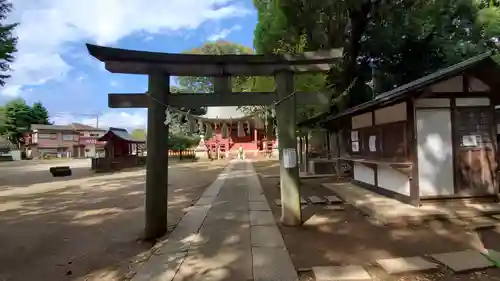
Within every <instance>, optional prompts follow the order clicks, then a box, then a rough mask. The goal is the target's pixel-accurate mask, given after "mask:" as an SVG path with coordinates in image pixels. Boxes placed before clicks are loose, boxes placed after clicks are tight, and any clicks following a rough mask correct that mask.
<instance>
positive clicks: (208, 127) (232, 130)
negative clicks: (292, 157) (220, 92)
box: [196, 107, 277, 159]
mask: <svg viewBox="0 0 500 281" xmlns="http://www.w3.org/2000/svg"><path fill="white" fill-rule="evenodd" d="M196 119H198V122H199V123H202V124H203V126H204V128H205V129H204V131H205V135H204V137H203V138H202V141H201V142H200V145H199V146H198V149H197V150H202V149H203V150H205V152H208V154H209V157H210V158H212V159H219V158H225V157H231V158H232V157H235V156H236V155H237V153H238V150H239V148H240V147H242V148H243V151H244V153H245V156H246V157H256V156H259V155H262V156H270V155H271V154H272V151H273V149H275V148H276V145H277V142H276V137H275V133H274V126H273V125H272V124H265V121H264V120H261V119H260V118H257V117H256V116H246V115H245V114H243V113H242V112H240V111H239V110H237V108H236V107H209V108H208V109H207V113H206V114H205V115H203V116H198V117H197V118H196ZM266 130H268V131H267V132H268V133H267V134H266ZM266 135H267V136H266Z"/></svg>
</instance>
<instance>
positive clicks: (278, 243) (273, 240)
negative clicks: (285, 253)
mask: <svg viewBox="0 0 500 281" xmlns="http://www.w3.org/2000/svg"><path fill="white" fill-rule="evenodd" d="M250 233H251V234H250V235H251V239H250V240H251V243H252V247H285V242H283V237H281V233H280V231H279V230H278V227H277V226H267V225H265V226H261V225H259V226H252V227H250Z"/></svg>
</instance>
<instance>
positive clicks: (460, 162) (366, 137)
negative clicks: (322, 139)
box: [323, 53, 500, 206]
mask: <svg viewBox="0 0 500 281" xmlns="http://www.w3.org/2000/svg"><path fill="white" fill-rule="evenodd" d="M499 90H500V68H499V66H498V65H497V64H496V63H495V62H494V61H493V60H492V59H491V53H485V54H482V55H479V56H476V57H473V58H471V59H468V60H466V61H463V62H461V63H459V64H456V65H454V66H451V67H449V68H446V69H443V70H440V71H437V72H435V73H433V74H431V75H428V76H425V77H423V78H421V79H418V80H415V81H413V82H411V83H408V84H406V85H403V86H400V87H398V88H395V89H393V90H391V91H389V92H386V93H383V94H380V95H378V96H377V97H376V98H375V99H374V100H372V101H369V102H366V103H364V104H361V105H359V106H356V107H353V108H350V109H348V110H346V111H344V112H343V113H341V114H339V115H336V116H330V117H327V118H325V119H323V125H324V126H326V127H327V128H329V131H330V136H329V137H330V140H331V147H334V148H332V149H331V153H332V154H333V159H336V160H338V164H340V163H349V164H350V166H351V176H352V180H353V181H354V182H355V183H357V184H358V185H360V186H363V187H366V188H368V189H370V190H373V191H375V192H378V193H380V194H384V195H387V196H391V197H394V198H396V199H398V200H401V201H403V202H407V203H410V204H412V205H415V206H419V205H420V204H421V203H422V202H424V201H426V200H436V199H457V198H460V199H464V198H468V199H470V198H490V199H493V200H497V195H498V191H499V187H498V178H497V167H498V155H497V143H496V134H497V132H496V130H497V128H496V121H495V108H494V106H495V104H499V103H500V98H499V96H498V91H499Z"/></svg>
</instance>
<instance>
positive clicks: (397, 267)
mask: <svg viewBox="0 0 500 281" xmlns="http://www.w3.org/2000/svg"><path fill="white" fill-rule="evenodd" d="M376 262H377V263H378V265H380V267H382V268H383V269H384V270H385V271H386V272H387V273H389V274H398V273H404V272H412V271H424V270H430V269H436V268H437V264H435V263H433V262H428V261H426V260H425V259H423V258H421V257H410V258H394V259H381V260H377V261H376Z"/></svg>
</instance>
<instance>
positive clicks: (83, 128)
mask: <svg viewBox="0 0 500 281" xmlns="http://www.w3.org/2000/svg"><path fill="white" fill-rule="evenodd" d="M70 126H72V127H73V129H75V130H77V131H106V129H101V128H96V127H92V126H89V125H85V124H80V123H71V124H70Z"/></svg>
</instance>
